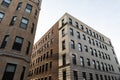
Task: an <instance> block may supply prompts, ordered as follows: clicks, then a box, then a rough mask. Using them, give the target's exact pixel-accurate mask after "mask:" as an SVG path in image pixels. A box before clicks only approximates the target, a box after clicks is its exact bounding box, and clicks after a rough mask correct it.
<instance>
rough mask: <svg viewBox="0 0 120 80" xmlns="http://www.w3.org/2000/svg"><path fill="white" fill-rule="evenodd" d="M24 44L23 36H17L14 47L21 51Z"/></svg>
mask: <svg viewBox="0 0 120 80" xmlns="http://www.w3.org/2000/svg"><path fill="white" fill-rule="evenodd" d="M22 44H23V38H21V37H16V38H15V41H14V44H13V47H12V49H14V50H18V51H20V50H21V48H22Z"/></svg>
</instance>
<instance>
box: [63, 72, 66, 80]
mask: <svg viewBox="0 0 120 80" xmlns="http://www.w3.org/2000/svg"><path fill="white" fill-rule="evenodd" d="M63 80H66V70H63Z"/></svg>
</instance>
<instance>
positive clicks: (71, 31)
mask: <svg viewBox="0 0 120 80" xmlns="http://www.w3.org/2000/svg"><path fill="white" fill-rule="evenodd" d="M70 35H72V36H73V35H74V33H73V29H72V28H70Z"/></svg>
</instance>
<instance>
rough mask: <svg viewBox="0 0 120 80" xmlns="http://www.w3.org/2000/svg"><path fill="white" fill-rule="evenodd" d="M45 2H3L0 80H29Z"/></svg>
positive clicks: (0, 6) (16, 0)
mask: <svg viewBox="0 0 120 80" xmlns="http://www.w3.org/2000/svg"><path fill="white" fill-rule="evenodd" d="M40 6H41V0H0V80H26V79H27V73H28V67H29V64H30V56H31V52H32V46H33V41H34V36H35V32H36V26H37V21H38V16H39V11H40Z"/></svg>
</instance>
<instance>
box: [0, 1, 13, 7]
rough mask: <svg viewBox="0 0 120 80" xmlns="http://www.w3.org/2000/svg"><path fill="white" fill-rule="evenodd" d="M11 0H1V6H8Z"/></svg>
mask: <svg viewBox="0 0 120 80" xmlns="http://www.w3.org/2000/svg"><path fill="white" fill-rule="evenodd" d="M11 1H12V0H3V2H2V5H3V6H6V7H9V5H10V3H11Z"/></svg>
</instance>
